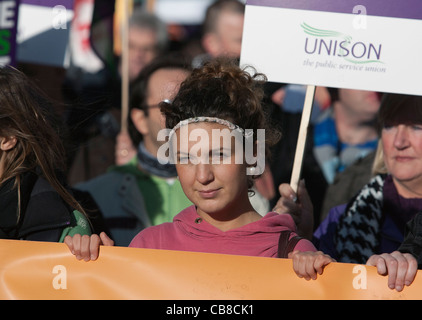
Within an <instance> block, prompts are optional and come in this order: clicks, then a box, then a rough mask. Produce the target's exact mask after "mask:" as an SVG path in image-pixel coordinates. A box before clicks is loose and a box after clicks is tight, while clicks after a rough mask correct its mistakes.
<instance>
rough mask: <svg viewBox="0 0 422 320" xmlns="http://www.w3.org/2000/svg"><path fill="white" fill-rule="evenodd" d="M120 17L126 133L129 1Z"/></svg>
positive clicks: (123, 120) (124, 127)
mask: <svg viewBox="0 0 422 320" xmlns="http://www.w3.org/2000/svg"><path fill="white" fill-rule="evenodd" d="M123 3H124V4H123V15H122V115H121V131H122V132H123V131H127V119H128V115H129V16H130V14H129V0H123Z"/></svg>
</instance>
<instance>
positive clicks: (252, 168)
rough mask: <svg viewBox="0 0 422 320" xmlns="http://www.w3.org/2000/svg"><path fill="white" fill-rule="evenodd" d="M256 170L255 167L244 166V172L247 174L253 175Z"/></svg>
mask: <svg viewBox="0 0 422 320" xmlns="http://www.w3.org/2000/svg"><path fill="white" fill-rule="evenodd" d="M255 171H256V167H247V168H246V174H247V175H248V176H254V175H255Z"/></svg>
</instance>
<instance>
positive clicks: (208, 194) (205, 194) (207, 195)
mask: <svg viewBox="0 0 422 320" xmlns="http://www.w3.org/2000/svg"><path fill="white" fill-rule="evenodd" d="M219 191H220V189H210V190H201V191H198V193H199V194H200V196H201V197H202V198H204V199H212V198H215V197H216V196H217V194H218V192H219Z"/></svg>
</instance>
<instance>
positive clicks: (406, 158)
mask: <svg viewBox="0 0 422 320" xmlns="http://www.w3.org/2000/svg"><path fill="white" fill-rule="evenodd" d="M394 159H395V160H396V161H397V162H407V161H411V160H412V159H413V158H412V157H405V156H396V157H394Z"/></svg>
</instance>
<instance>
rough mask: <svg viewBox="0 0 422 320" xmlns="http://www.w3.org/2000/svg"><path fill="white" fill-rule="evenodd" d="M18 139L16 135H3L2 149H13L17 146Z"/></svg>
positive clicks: (0, 142)
mask: <svg viewBox="0 0 422 320" xmlns="http://www.w3.org/2000/svg"><path fill="white" fill-rule="evenodd" d="M17 141H18V140H17V139H16V137H15V136H11V137H3V138H1V141H0V150H2V151H8V150H11V149H13V148H14V147H15V146H16V143H17Z"/></svg>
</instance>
